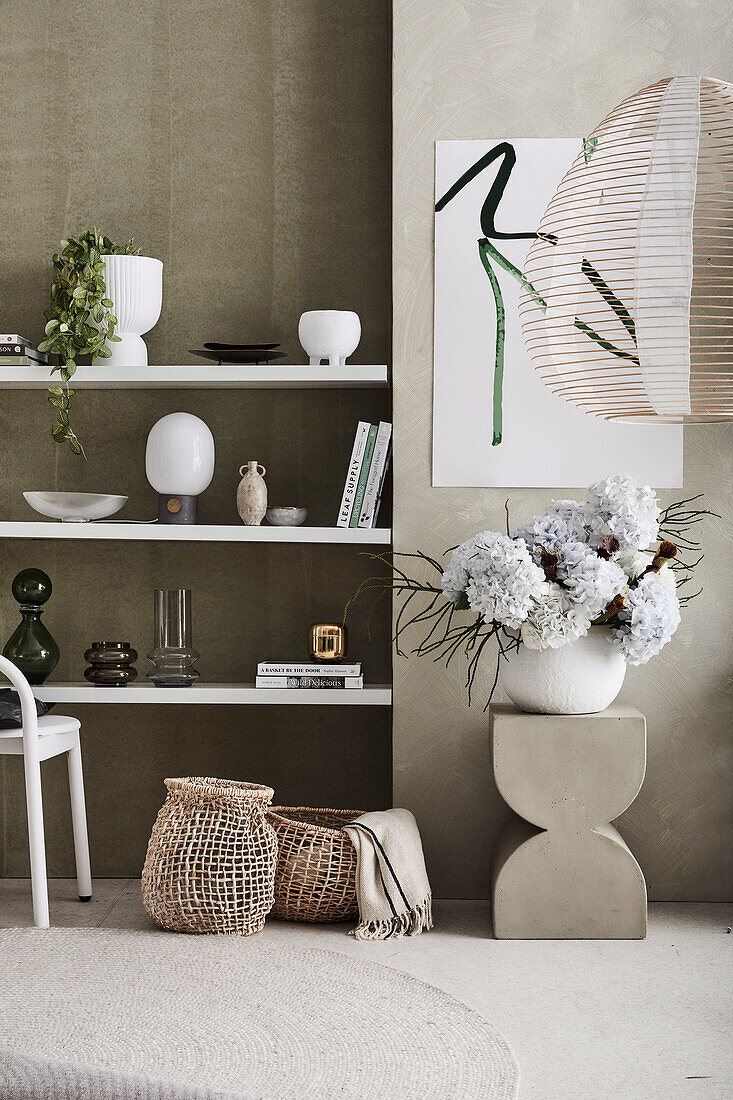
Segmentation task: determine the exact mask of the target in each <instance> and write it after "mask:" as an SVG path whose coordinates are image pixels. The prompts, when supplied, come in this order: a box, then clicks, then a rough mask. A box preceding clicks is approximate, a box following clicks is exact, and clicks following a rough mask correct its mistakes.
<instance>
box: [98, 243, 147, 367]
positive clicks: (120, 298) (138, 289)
mask: <svg viewBox="0 0 733 1100" xmlns="http://www.w3.org/2000/svg"><path fill="white" fill-rule="evenodd" d="M102 259H103V260H104V267H105V271H104V285H105V289H106V292H107V297H108V298H109V299H111V301H112V302H113V303H114V305H113V308H112V313H113V314H114V316H115V317H116V318H117V324H116V325H115V336H119V337H120V341H119V343H118V342H117V341H116V340H115V341H112V342H111V343H109V344H108V347H109V349H110V351H111V352H112V356H111V357H110V358H108V359H100V358H97V359H95V360H94V363H95V364H100V365H102V366H107V367H147V365H148V349H147V347H146V346H145V341H144V340H143V339H142V334H143V333H144V332H149V331H150V329H151V328H152V327H153V326H154V325H155V324H157V321H158V318H159V317H160V310H161V306H162V304H163V263H162V261H161V260H156V259H153V257H152V256H102Z"/></svg>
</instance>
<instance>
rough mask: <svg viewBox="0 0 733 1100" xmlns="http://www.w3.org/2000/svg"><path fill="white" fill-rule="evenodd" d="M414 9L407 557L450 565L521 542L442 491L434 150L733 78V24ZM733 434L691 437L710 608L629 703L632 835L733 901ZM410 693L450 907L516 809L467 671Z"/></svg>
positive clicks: (701, 604)
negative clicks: (692, 82)
mask: <svg viewBox="0 0 733 1100" xmlns="http://www.w3.org/2000/svg"><path fill="white" fill-rule="evenodd" d="M394 9H395V26H394V77H393V79H394V114H393V123H394V152H393V157H394V168H393V172H394V185H393V202H394V253H393V256H394V262H393V277H394V402H395V409H394V415H395V432H396V442H395V485H396V489H395V515H396V521H395V522H396V528H395V538H396V546H397V549H399V550H414V549H415V548H416V547H421V548H423V549H425V550H427V551H428V552H431V553H439V552H441V551H442V550H444V549H445V548H446V547H447V546H451V545H454V544H455V543H457V542H460V541H461V540H462V539H464V538H467V537H468V536H469V535H471V534H473V533H475V532H476V531H477V530H481V529H482V528H486V527H494V528H497V529H502V528H503V524H504V513H503V501H504V498H505V496H506V493H504V492H502V491H501V490H488V489H486V490H481V489H432V488H431V486H430V433H431V415H432V410H431V401H432V392H431V388H432V336H433V333H432V308H433V288H432V276H433V146H434V142H435V141H436V140H437V139H440V138H443V139H445V138H485V137H502V136H506V137H569V136H575V135H577V134H583V133H587V132H588V131H589V130H590V129H591V128H592V127H593V126H594V125H595V124H596V123H597V122H599V121H600V120H601V118H602V117H603V116H604V115H605V114H606V113H607V111H608V110H610V109H611V108H612V107H613V106H615V104H617V103H619V102H620V101H621V100H622V99H623V98H624V97H625V96H626V95H628V94H630V93H632V92H634V91H636V90H637V89H639V88H642V87H644V86H645V85H646V84H649V83H651V82H652V81H654V80H656V79H659V78H661V77H663V76H668V75H674V74H685V73H695V74H697V73H701V74H705V75H708V76H716V77H721V78H723V79H728V80H731V79H733V69H732V68H731V51H732V49H733V27H732V26H731V20H730V6H729V5H728V4H725V3H721V2H720V0H695V2H690V0H665V2H664V3H661V2H659V0H494V2H490V0H395V5H394ZM732 437H733V433H732V432H731V429H730V428H728V427H697V428H689V429H687V431H686V437H685V447H686V458H685V485H684V488H685V495H691V494H692V493H697V492H701V491H704V492H705V493H706V494H707V502H708V506H709V507H710V508H712V509H714V510H715V511H717V512H719V513H720V514H721V516H722V517H723V519H722V520H712V521H711V522H710V523H709V524H708V525H707V527H706V531H705V547H706V550H707V558H706V560H705V562H704V563H703V565H702V567H701V569H700V579H701V581H702V583H703V584H704V586H705V591H704V594H703V595H702V596H701V597H700V598H699V599H698V600H697V601H696V602H695V603H694V604H693V605H692V607H691V608H690V610H689V611H688V612H686V614H685V617H684V621H683V624H682V626H681V627H680V629H679V631H678V633H677V635H676V637H675V639H674V640H673V642H672V643H671V644H670V645H669V646H668V647H667V649H665V651H664V653H663V654H662V655H660V656H659V657H657V658H656V659H655V660H653V661H652V662H651V663H650V664H648V665H646V666H645V667H643V668H639V669H631V670H630V671H629V674H628V676H627V681H626V684H625V687H624V690H623V692H622V695H621V697H620V698H621V700H622V701H624V702H627V703H632V704H634V705H636V706H638V707H639V708H640V709H641V710H643V711H644V712H645V714H646V715H647V717H648V728H649V761H648V769H647V778H646V781H645V784H644V787H643V789H642V792H641V794H640V795H639V797H638V798H637V800H636V802H635V803H634V805H633V807H632V808H631V809H630V810H629V811H628V812H627V813H626V814H625V815H624V817H623V819H622V821H621V828H622V831H623V833H624V835H625V837H626V838H627V840H628V842H629V844H630V846H631V848H632V850H633V851H634V852H635V853H636V855H637V856H638V858H639V860H640V862H641V866H642V868H643V869H644V872H645V874H646V877H647V881H648V884H649V888H650V894H651V896H652V897H653V898H657V899H672V898H675V899H692V900H707V899H709V900H713V899H718V898H723V897H725V896H727V895H729V893H730V881H729V879H728V880H726V868H727V857H728V854H729V852H730V846H731V832H730V826H731V806H730V803H731V799H730V757H729V755H728V753H727V750H728V747H729V744H730V733H731V701H730V695H729V694H728V692H729V676H730V667H731V641H732V640H733V617H732V616H733V582H732V581H731V572H730V563H731V515H732V514H733V492H732V489H731V473H732V468H731V442H732ZM620 469H623V455H618V456H615V457H614V456H609V472H615V471H616V470H620ZM552 495H558V494H557V493H554V494H553V493H552V491H545V490H543V491H541V492H540V491H537V490H534V491H531V490H512V491H511V507H512V514H513V515H514V516H517V517H519V516H523V515H525V514H526V515H527V516H531V515H533V514H534V513H535V512H536V511H538V510H540V509H542V508H544V505H545V502H546V501H547V500H548V499H549V497H550V496H552ZM560 495H562V496H567V495H568V494H567V492H566V491H563V492H562V493H561V494H560ZM665 499H670V498H669V497H667V496H666V497H665ZM395 681H396V706H395V719H394V734H393V736H394V757H395V759H394V785H395V790H394V795H395V801H396V803H397V804H398V805H407V806H410V807H411V808H412V809H413V810H414V812H415V813H416V814H417V816H418V818H419V820H420V824H421V826H422V830H423V837H424V841H425V847H426V853H427V858H428V864H429V870H430V873H431V876H432V880H433V885H434V888H435V890H436V893H438V894H442V895H443V896H454V897H483V896H485V895H486V892H487V886H488V859H489V852H490V849H491V844H492V841H493V838H494V836H495V833H496V831H497V828H498V826H499V824H500V823H501V822H502V821H503V820H504V816H505V812H506V811H505V808H504V807H503V805H502V801H501V799H500V797H499V795H498V793H497V791H496V789H495V787H494V784H493V781H492V778H491V761H490V756H489V747H488V723H487V718H486V716H485V715H482V713H481V710H480V707H476V708H475V709H473V710H471V711H469V710H467V708H466V706H465V703H464V696H463V690H462V678H461V673H460V671H459V670H456V671H454V672H453V673H452V674H449V673H446V672H445V671H443V670H442V669H441V668H439V667H438V666H435V665H433V664H431V663H430V662H429V661H419V660H414V659H413V660H400V659H397V660H396V675H395ZM484 686H485V687H486V686H487V685H484Z"/></svg>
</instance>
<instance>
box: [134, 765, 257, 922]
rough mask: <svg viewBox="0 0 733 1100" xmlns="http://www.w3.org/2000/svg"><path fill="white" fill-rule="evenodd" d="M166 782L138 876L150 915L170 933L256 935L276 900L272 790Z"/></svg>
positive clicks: (218, 782)
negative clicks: (270, 814)
mask: <svg viewBox="0 0 733 1100" xmlns="http://www.w3.org/2000/svg"><path fill="white" fill-rule="evenodd" d="M165 785H166V787H167V788H168V797H167V798H166V800H165V802H164V804H163V806H162V807H161V809H160V812H159V814H158V817H157V819H156V822H155V824H154V826H153V831H152V833H151V835H150V842H149V844H148V854H147V856H146V858H145V866H144V868H143V874H142V891H143V902H144V904H145V908H146V909H147V911H148V913H149V914H150V916H151V917H152V918H153V920H155V921H157V923H158V924H160V925H162V927H163V928H167V929H170V930H171V931H173V932H227V933H229V934H231V935H238V936H249V935H250V934H251V933H252V932H259V931H260V929H261V928H262V927H263V926H264V923H265V917H266V916H267V914H268V913H269V912H270V909H271V908H272V903H273V900H274V896H275V893H274V884H275V864H276V860H277V837H276V836H275V830H274V828H273V827H272V825H271V824H270V823H269V822H268V821H267V820H266V818H265V808H266V807H267V806H268V805H269V803H270V800H271V798H272V795H273V791H272V789H271V788H270V787H262V786H260V785H259V784H258V783H237V782H235V781H233V780H228V779H211V778H207V777H200V776H195V777H193V778H188V779H166V781H165Z"/></svg>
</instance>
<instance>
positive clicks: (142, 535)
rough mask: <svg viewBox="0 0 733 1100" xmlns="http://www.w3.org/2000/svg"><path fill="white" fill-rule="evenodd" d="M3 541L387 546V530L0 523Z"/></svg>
mask: <svg viewBox="0 0 733 1100" xmlns="http://www.w3.org/2000/svg"><path fill="white" fill-rule="evenodd" d="M0 538H5V539H118V540H124V541H126V542H127V541H129V540H130V539H137V540H150V541H161V542H299V543H304V542H312V543H333V544H335V545H344V546H388V545H389V544H390V542H391V541H392V530H391V528H390V527H270V526H264V525H262V526H260V527H246V526H245V525H244V524H239V525H235V524H230V523H221V524H204V523H191V524H184V523H181V524H172V523H170V524H169V523H123V522H120V523H103V522H101V523H60V522H58V521H54V520H50V521H44V520H14V521H7V522H4V523H3V522H0Z"/></svg>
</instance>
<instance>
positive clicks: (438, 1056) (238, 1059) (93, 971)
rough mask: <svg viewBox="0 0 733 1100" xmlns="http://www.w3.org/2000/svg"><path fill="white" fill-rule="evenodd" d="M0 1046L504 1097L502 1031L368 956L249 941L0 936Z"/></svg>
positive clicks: (101, 932) (277, 1085) (223, 1080)
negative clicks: (366, 957)
mask: <svg viewBox="0 0 733 1100" xmlns="http://www.w3.org/2000/svg"><path fill="white" fill-rule="evenodd" d="M0 958H1V959H2V981H0V1044H2V1045H3V1046H5V1047H11V1048H14V1049H15V1050H20V1051H23V1052H33V1053H35V1054H39V1055H44V1056H46V1057H48V1058H52V1059H61V1060H65V1061H72V1062H80V1063H84V1064H86V1065H90V1066H95V1067H104V1068H106V1069H114V1070H120V1071H123V1072H126V1073H134V1074H140V1075H147V1076H151V1077H156V1078H163V1079H168V1080H170V1081H173V1082H179V1083H183V1084H186V1085H189V1086H190V1087H191V1088H194V1087H208V1088H211V1089H221V1090H227V1091H229V1092H234V1093H239V1094H243V1095H245V1096H247V1097H259V1098H262V1100H315V1098H318V1100H330V1098H332V1097H333V1098H335V1097H339V1098H341V1100H346V1098H348V1100H397V1098H399V1100H412V1098H418V1097H419V1098H420V1100H448V1098H450V1100H510V1098H513V1097H515V1096H516V1092H517V1086H518V1076H519V1075H518V1071H517V1066H516V1062H515V1060H514V1057H513V1055H512V1052H511V1050H510V1048H509V1046H508V1045H507V1043H506V1041H505V1040H504V1039H503V1038H502V1036H501V1035H499V1034H498V1032H497V1031H496V1030H495V1029H494V1028H493V1027H492V1026H491V1025H490V1024H489V1023H487V1022H486V1020H484V1019H482V1018H481V1017H480V1016H478V1015H477V1014H476V1013H475V1012H473V1011H472V1010H471V1009H469V1008H467V1007H466V1006H465V1005H463V1004H461V1003H460V1002H459V1001H456V1000H455V999H454V998H452V997H450V996H448V995H447V994H446V993H443V992H441V991H440V990H438V989H434V988H433V987H432V986H429V985H425V984H424V983H422V982H419V981H417V980H416V979H414V978H411V977H409V976H408V975H405V974H402V973H400V972H398V971H396V970H390V969H389V968H388V967H385V966H381V965H379V964H377V963H372V962H366V961H362V960H361V959H358V958H354V957H351V956H347V955H340V954H337V953H335V952H331V951H311V950H308V951H298V950H295V949H292V948H277V947H274V946H271V945H269V944H266V943H263V942H261V941H258V937H256V936H254V937H252V938H251V939H237V938H234V937H232V938H229V937H218V936H196V937H194V936H179V935H174V934H164V933H159V932H143V931H134V932H133V931H130V932H128V931H120V930H113V929H51V930H49V931H42V930H40V929H33V928H28V929H25V928H23V929H11V930H7V931H2V932H0Z"/></svg>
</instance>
